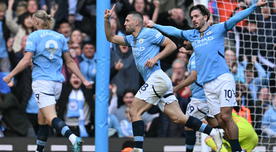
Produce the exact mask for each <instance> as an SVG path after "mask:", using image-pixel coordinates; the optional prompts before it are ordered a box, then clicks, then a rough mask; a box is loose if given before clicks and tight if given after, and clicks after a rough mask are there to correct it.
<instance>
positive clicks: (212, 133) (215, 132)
mask: <svg viewBox="0 0 276 152" xmlns="http://www.w3.org/2000/svg"><path fill="white" fill-rule="evenodd" d="M216 134H217V130H216V129H214V128H213V129H212V131H211V132H210V136H214V135H216Z"/></svg>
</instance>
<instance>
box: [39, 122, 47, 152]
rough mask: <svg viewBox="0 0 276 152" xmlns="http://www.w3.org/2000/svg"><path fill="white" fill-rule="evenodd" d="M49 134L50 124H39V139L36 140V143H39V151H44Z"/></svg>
mask: <svg viewBox="0 0 276 152" xmlns="http://www.w3.org/2000/svg"><path fill="white" fill-rule="evenodd" d="M48 135H49V126H48V125H39V128H38V132H37V140H36V145H37V148H36V150H37V151H38V152H42V151H43V149H44V147H45V146H46V142H47V139H48Z"/></svg>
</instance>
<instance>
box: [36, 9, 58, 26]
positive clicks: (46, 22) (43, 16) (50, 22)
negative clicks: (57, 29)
mask: <svg viewBox="0 0 276 152" xmlns="http://www.w3.org/2000/svg"><path fill="white" fill-rule="evenodd" d="M33 17H35V18H38V19H40V20H41V21H42V25H41V26H42V28H43V29H52V28H53V26H54V22H55V20H54V18H53V17H52V16H51V15H49V14H47V12H46V11H44V10H38V11H36V12H35V13H34V15H33Z"/></svg>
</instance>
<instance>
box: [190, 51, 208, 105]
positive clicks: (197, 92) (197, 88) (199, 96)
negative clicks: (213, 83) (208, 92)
mask: <svg viewBox="0 0 276 152" xmlns="http://www.w3.org/2000/svg"><path fill="white" fill-rule="evenodd" d="M195 70H196V61H195V54H194V53H193V54H192V56H191V57H190V59H189V63H188V71H189V72H192V71H195ZM190 89H191V91H192V97H191V98H192V99H196V100H200V101H205V102H206V98H205V93H204V89H203V87H202V86H201V85H199V84H198V83H197V82H194V83H192V84H191V86H190Z"/></svg>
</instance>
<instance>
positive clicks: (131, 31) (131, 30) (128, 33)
mask: <svg viewBox="0 0 276 152" xmlns="http://www.w3.org/2000/svg"><path fill="white" fill-rule="evenodd" d="M133 32H134V29H127V28H126V35H130V34H132V33H133Z"/></svg>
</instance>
